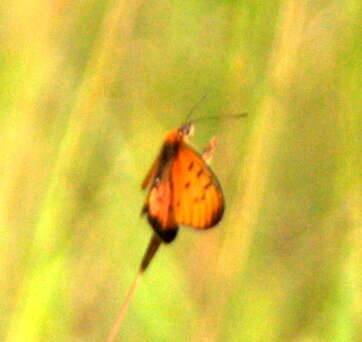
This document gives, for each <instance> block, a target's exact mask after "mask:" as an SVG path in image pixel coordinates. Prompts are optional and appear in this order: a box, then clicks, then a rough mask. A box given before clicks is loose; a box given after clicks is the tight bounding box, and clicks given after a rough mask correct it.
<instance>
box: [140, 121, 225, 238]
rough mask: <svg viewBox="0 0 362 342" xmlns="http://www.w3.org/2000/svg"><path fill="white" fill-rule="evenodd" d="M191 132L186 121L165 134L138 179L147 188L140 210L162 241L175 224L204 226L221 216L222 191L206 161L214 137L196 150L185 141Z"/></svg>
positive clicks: (174, 229) (174, 231) (170, 235)
mask: <svg viewBox="0 0 362 342" xmlns="http://www.w3.org/2000/svg"><path fill="white" fill-rule="evenodd" d="M192 132H193V125H192V124H191V123H186V124H184V125H182V126H181V127H179V128H178V129H175V130H172V131H171V132H169V133H168V134H167V135H166V138H165V140H164V143H163V145H162V148H161V151H160V153H159V155H158V157H157V158H156V160H155V161H154V162H153V164H152V166H151V168H150V170H149V171H148V173H147V175H146V177H145V179H144V181H143V183H142V189H148V195H147V197H146V201H145V204H144V206H143V209H142V214H145V215H147V218H148V221H149V223H150V225H151V226H152V228H153V230H154V232H155V234H156V236H157V237H158V239H160V240H161V241H162V242H166V243H169V242H171V241H173V240H174V239H175V237H176V235H177V232H178V229H179V225H183V226H189V227H193V228H196V229H207V228H211V227H214V226H215V225H217V224H218V223H219V221H220V220H221V219H222V217H223V213H224V209H225V202H224V195H223V192H222V189H221V186H220V183H219V181H218V180H217V178H216V176H215V174H214V173H213V172H212V170H211V169H210V167H209V166H208V164H207V162H208V161H209V160H210V159H211V156H212V152H213V150H214V148H215V140H214V139H212V140H211V142H210V143H209V146H208V147H207V148H206V149H205V151H204V152H203V153H202V154H200V153H198V152H197V151H196V150H195V149H194V148H193V147H191V145H190V144H189V143H188V138H189V137H190V136H191V135H192Z"/></svg>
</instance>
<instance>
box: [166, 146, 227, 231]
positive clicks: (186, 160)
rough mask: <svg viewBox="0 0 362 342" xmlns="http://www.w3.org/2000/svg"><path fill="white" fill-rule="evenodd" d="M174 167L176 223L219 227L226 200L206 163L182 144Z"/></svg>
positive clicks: (173, 201) (200, 226)
mask: <svg viewBox="0 0 362 342" xmlns="http://www.w3.org/2000/svg"><path fill="white" fill-rule="evenodd" d="M171 167H172V170H171V177H172V184H173V198H172V207H173V212H174V217H175V221H176V222H177V223H178V224H182V225H186V226H190V227H193V228H198V229H206V228H211V227H213V226H215V225H216V224H217V223H218V222H219V221H220V220H221V218H222V216H223V213H224V196H223V193H222V190H221V187H220V185H219V182H218V180H217V178H216V176H215V175H214V174H213V172H212V171H211V169H210V168H209V167H208V165H207V164H206V162H205V161H204V159H203V158H202V157H201V155H200V154H198V153H197V152H196V151H195V150H193V149H192V148H191V147H190V146H189V145H187V144H186V143H184V142H182V143H180V146H179V150H178V154H177V157H176V158H175V159H174V161H173V163H172V166H171Z"/></svg>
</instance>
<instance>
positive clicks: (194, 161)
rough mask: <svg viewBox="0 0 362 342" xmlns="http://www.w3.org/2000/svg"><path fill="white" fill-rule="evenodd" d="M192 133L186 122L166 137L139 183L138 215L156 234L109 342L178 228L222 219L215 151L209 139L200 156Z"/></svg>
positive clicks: (210, 224)
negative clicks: (161, 248)
mask: <svg viewBox="0 0 362 342" xmlns="http://www.w3.org/2000/svg"><path fill="white" fill-rule="evenodd" d="M191 113H192V111H191V112H190V114H191ZM192 130H193V125H192V124H191V123H187V124H185V125H183V126H181V127H180V128H178V129H175V130H173V131H171V132H169V133H168V134H167V136H166V139H165V142H164V144H163V146H162V148H161V152H160V154H159V156H158V157H157V158H156V160H155V161H154V163H153V165H152V167H151V169H150V170H149V172H148V173H147V175H146V178H145V180H144V181H143V183H142V189H146V188H149V193H148V196H147V198H146V203H145V205H144V206H143V209H142V213H143V214H147V217H148V221H149V222H150V224H151V226H152V228H153V230H154V234H153V236H152V238H151V241H150V243H149V245H148V248H147V250H146V253H145V254H144V257H143V259H142V262H141V265H140V268H139V270H138V273H137V276H136V278H135V279H134V281H133V283H132V285H131V287H130V289H129V291H128V294H127V296H126V298H125V301H124V303H123V304H122V306H121V309H120V312H119V314H118V316H117V319H116V321H115V323H114V325H113V327H112V329H111V330H110V332H109V335H108V339H107V342H113V341H114V339H115V337H116V334H117V331H118V330H119V327H120V325H121V322H122V321H123V318H124V316H125V314H126V312H127V308H128V305H129V303H130V301H131V299H132V297H133V295H134V293H135V290H136V287H137V283H138V280H139V279H140V277H141V275H142V274H143V272H144V271H145V270H146V268H147V267H148V265H149V264H150V262H151V260H152V258H153V257H154V255H155V254H156V252H157V250H158V248H159V246H160V245H161V243H162V242H166V243H168V242H171V241H172V240H174V239H175V237H176V235H177V231H178V227H179V225H185V226H190V227H193V228H197V229H207V228H211V227H213V226H215V225H216V224H218V222H219V221H220V220H221V218H222V216H223V213H224V208H225V204H224V196H223V193H222V190H221V187H220V184H219V182H218V180H217V178H216V176H215V175H214V174H213V172H212V171H211V169H210V168H209V167H208V165H207V161H209V160H210V159H211V156H212V152H213V150H214V149H215V140H214V139H212V140H211V142H210V144H209V146H208V147H207V148H206V149H205V151H204V152H203V154H202V155H201V154H199V153H198V152H196V151H195V150H194V149H193V148H192V147H191V146H190V145H189V144H188V143H187V138H188V137H189V136H190V135H191V133H192Z"/></svg>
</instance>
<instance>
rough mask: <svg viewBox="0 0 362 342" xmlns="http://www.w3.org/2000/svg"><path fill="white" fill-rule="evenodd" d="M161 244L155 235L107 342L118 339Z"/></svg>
mask: <svg viewBox="0 0 362 342" xmlns="http://www.w3.org/2000/svg"><path fill="white" fill-rule="evenodd" d="M161 242H162V241H161V239H160V238H159V237H158V236H157V235H156V234H154V235H153V236H152V238H151V240H150V242H149V244H148V247H147V250H146V253H145V255H144V256H143V258H142V262H141V264H140V267H139V269H138V272H137V274H136V277H135V278H134V280H133V282H132V284H131V286H130V288H129V290H128V293H127V296H126V298H125V300H124V302H123V303H122V305H121V308H120V309H119V312H118V314H117V318H116V320H115V322H114V323H113V326H112V328H111V330H110V331H109V333H108V337H107V340H106V341H107V342H113V341H114V339H115V338H116V336H117V333H118V331H119V329H120V327H121V324H122V322H123V319H124V317H125V316H126V313H127V311H128V307H129V304H130V303H131V300H132V298H133V297H134V294H135V293H136V289H137V285H138V283H139V280H140V279H141V277H142V275H143V273H144V272H145V271H146V269H147V268H148V266H149V265H150V263H151V260H152V259H153V257H154V256H155V254H156V252H157V250H158V248H159V247H160V245H161Z"/></svg>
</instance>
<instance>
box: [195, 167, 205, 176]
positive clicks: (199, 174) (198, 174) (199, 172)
mask: <svg viewBox="0 0 362 342" xmlns="http://www.w3.org/2000/svg"><path fill="white" fill-rule="evenodd" d="M203 173H204V170H203V169H200V170H199V171H197V174H196V177H197V178H200V177H201V175H202V174H203Z"/></svg>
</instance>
